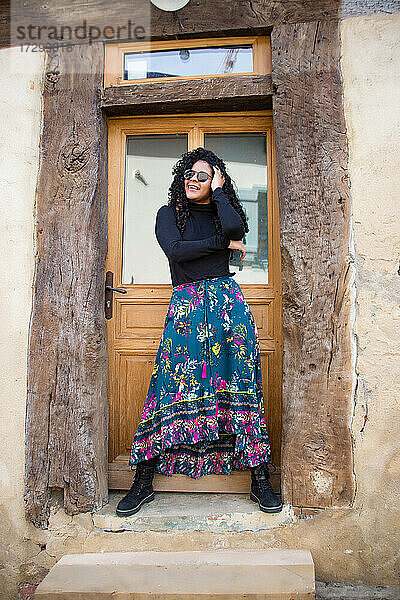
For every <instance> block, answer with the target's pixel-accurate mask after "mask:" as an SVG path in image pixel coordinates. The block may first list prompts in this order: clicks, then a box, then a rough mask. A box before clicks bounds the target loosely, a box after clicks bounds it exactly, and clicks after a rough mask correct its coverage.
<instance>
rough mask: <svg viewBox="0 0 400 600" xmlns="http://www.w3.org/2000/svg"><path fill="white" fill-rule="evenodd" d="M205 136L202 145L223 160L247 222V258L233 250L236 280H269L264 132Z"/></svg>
mask: <svg viewBox="0 0 400 600" xmlns="http://www.w3.org/2000/svg"><path fill="white" fill-rule="evenodd" d="M204 138H205V139H204V146H205V147H206V148H207V149H208V150H212V151H213V152H215V154H216V155H217V156H219V157H220V158H222V160H223V161H224V162H225V164H226V167H227V170H228V173H229V175H230V176H231V177H232V179H233V181H234V182H235V184H236V186H237V191H238V196H239V198H240V200H241V201H242V205H243V208H244V210H245V212H246V214H247V219H248V222H249V232H248V233H247V234H246V237H245V239H244V240H243V241H244V243H245V246H246V250H247V254H246V258H245V260H244V261H241V260H240V253H239V252H235V253H233V258H231V260H230V270H231V271H233V272H234V273H236V275H235V279H236V280H237V281H238V282H239V283H268V204H267V134H266V133H227V134H226V133H224V134H214V133H213V134H211V133H207V134H205V136H204Z"/></svg>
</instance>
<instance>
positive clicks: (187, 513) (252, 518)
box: [93, 492, 297, 533]
mask: <svg viewBox="0 0 400 600" xmlns="http://www.w3.org/2000/svg"><path fill="white" fill-rule="evenodd" d="M124 495H125V493H116V492H113V493H110V496H109V503H108V504H106V505H105V506H104V507H103V508H102V509H101V510H100V511H98V512H95V513H94V514H93V521H94V525H95V527H97V528H99V529H102V530H103V531H113V532H118V531H169V532H172V531H210V532H214V533H227V532H240V531H261V530H266V529H274V528H276V527H281V526H284V525H289V524H290V523H294V522H295V521H297V517H296V515H295V513H294V510H293V507H292V506H290V505H284V506H283V508H282V511H281V512H279V513H264V512H261V511H260V510H259V508H258V504H256V503H254V502H252V501H251V500H250V499H249V497H248V496H244V495H243V494H204V493H184V494H180V493H172V492H156V495H155V500H153V502H151V503H149V504H145V505H144V506H143V507H142V508H141V510H140V511H139V512H138V513H136V514H135V515H132V516H130V517H119V516H117V515H116V513H115V508H116V506H117V504H118V502H119V500H120V499H121V498H122V497H123V496H124Z"/></svg>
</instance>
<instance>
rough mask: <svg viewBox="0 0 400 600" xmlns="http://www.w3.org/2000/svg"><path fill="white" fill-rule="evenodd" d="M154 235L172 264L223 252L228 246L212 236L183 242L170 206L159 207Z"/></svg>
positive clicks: (223, 241) (219, 238) (225, 241)
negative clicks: (218, 251)
mask: <svg viewBox="0 0 400 600" xmlns="http://www.w3.org/2000/svg"><path fill="white" fill-rule="evenodd" d="M155 233H156V237H157V240H158V243H159V244H160V246H161V248H162V249H163V251H164V253H165V254H166V256H167V257H168V258H169V259H171V260H172V261H174V262H178V263H179V262H186V261H189V260H193V259H195V258H200V257H202V256H207V255H208V254H212V253H213V252H215V251H216V250H223V249H224V248H227V246H228V245H229V241H228V240H224V239H223V238H222V236H219V235H213V236H211V237H208V238H205V239H203V240H193V241H189V240H183V239H182V236H181V233H180V231H179V229H178V227H177V225H176V220H175V215H174V213H173V209H172V208H171V207H170V206H161V208H160V209H159V210H158V212H157V217H156V226H155Z"/></svg>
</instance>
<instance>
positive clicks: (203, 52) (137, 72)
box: [104, 36, 271, 87]
mask: <svg viewBox="0 0 400 600" xmlns="http://www.w3.org/2000/svg"><path fill="white" fill-rule="evenodd" d="M270 73H271V44H270V38H269V37H268V36H245V37H232V38H211V39H210V38H208V39H197V40H172V41H169V42H165V41H162V42H160V41H158V42H134V43H117V44H116V43H109V44H106V45H105V73H104V87H109V86H119V85H128V84H132V83H146V82H147V83H149V82H157V81H169V80H173V81H176V80H179V79H198V78H202V77H225V76H227V75H231V76H238V75H252V74H262V75H265V74H270Z"/></svg>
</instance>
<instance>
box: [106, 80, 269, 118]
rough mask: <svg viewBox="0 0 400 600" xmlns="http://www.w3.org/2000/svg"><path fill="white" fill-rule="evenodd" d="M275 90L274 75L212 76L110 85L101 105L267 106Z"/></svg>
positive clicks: (131, 108)
mask: <svg viewBox="0 0 400 600" xmlns="http://www.w3.org/2000/svg"><path fill="white" fill-rule="evenodd" d="M271 94H272V83H271V76H270V75H243V76H240V75H238V76H235V77H233V76H232V77H209V78H206V79H190V80H188V81H165V82H161V81H160V82H157V83H155V82H152V83H137V84H134V85H129V86H119V87H108V88H106V89H105V90H104V93H103V95H102V98H101V107H102V108H103V109H104V111H105V112H106V114H107V115H110V116H115V115H128V114H129V115H132V114H162V113H165V114H168V113H177V112H190V111H193V112H197V111H204V110H218V108H217V105H218V104H219V105H220V106H221V107H223V108H224V110H234V108H232V107H235V108H236V109H238V108H239V107H242V108H243V110H245V109H249V107H250V106H252V107H254V108H258V109H265V108H270V107H271V106H272V104H271Z"/></svg>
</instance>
